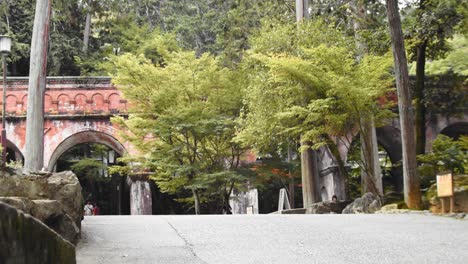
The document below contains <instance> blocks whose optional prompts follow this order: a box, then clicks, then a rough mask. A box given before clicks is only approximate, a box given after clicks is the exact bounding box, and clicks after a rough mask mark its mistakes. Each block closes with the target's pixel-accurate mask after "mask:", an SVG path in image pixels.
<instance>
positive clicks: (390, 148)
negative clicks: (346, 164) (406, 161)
mask: <svg viewBox="0 0 468 264" xmlns="http://www.w3.org/2000/svg"><path fill="white" fill-rule="evenodd" d="M376 135H377V143H378V144H379V145H381V146H382V147H383V148H384V149H385V150H386V151H387V153H388V155H389V157H390V160H391V161H392V163H397V162H399V161H401V157H402V149H401V148H402V146H401V133H400V130H399V129H397V128H396V127H393V126H390V125H387V126H383V127H378V128H376ZM357 137H359V133H358V132H354V133H353V134H350V135H347V140H344V142H345V144H346V146H345V147H341V148H340V153H341V154H342V158H343V160H345V161H346V160H347V157H348V151H349V147H350V146H349V145H351V144H352V142H353V141H354V140H355V139H356V138H357Z"/></svg>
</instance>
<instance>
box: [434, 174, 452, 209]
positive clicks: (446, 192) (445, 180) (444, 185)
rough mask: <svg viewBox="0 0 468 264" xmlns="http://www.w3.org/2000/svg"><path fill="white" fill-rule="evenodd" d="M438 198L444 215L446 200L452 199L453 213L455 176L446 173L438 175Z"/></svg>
mask: <svg viewBox="0 0 468 264" xmlns="http://www.w3.org/2000/svg"><path fill="white" fill-rule="evenodd" d="M437 196H438V197H439V198H440V204H441V206H442V213H445V201H444V200H445V199H444V198H449V199H450V213H453V208H454V203H455V202H454V197H453V176H452V173H444V174H439V175H437Z"/></svg>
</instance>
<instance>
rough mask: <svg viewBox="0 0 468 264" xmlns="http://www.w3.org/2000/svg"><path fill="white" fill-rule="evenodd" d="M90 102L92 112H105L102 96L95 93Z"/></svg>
mask: <svg viewBox="0 0 468 264" xmlns="http://www.w3.org/2000/svg"><path fill="white" fill-rule="evenodd" d="M91 100H92V101H93V105H92V110H93V111H95V112H98V113H99V112H103V111H104V110H106V107H105V105H104V95H102V94H101V93H95V94H93V97H92V98H91Z"/></svg>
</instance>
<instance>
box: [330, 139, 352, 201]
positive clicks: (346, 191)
mask: <svg viewBox="0 0 468 264" xmlns="http://www.w3.org/2000/svg"><path fill="white" fill-rule="evenodd" d="M327 146H328V149H329V150H330V152H331V154H332V155H333V157H334V158H335V160H336V163H337V165H338V173H339V174H340V176H341V177H343V185H344V197H339V199H343V200H347V199H349V198H351V197H350V196H349V175H348V172H347V171H346V167H345V162H344V161H343V159H342V158H341V155H340V151H339V149H338V146H337V145H336V143H335V142H334V141H333V140H332V139H331V138H330V136H328V135H327Z"/></svg>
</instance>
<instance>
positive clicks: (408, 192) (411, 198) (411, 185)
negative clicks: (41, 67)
mask: <svg viewBox="0 0 468 264" xmlns="http://www.w3.org/2000/svg"><path fill="white" fill-rule="evenodd" d="M386 5H387V16H388V23H389V28H390V36H391V41H392V50H393V58H394V63H395V77H396V86H397V93H398V109H399V113H400V125H401V141H402V147H403V184H404V195H405V202H406V204H407V205H408V207H409V208H414V209H419V208H421V190H420V185H419V177H418V174H417V170H416V169H417V163H416V144H415V143H416V142H415V131H414V123H413V118H412V115H413V110H412V107H411V96H410V87H409V76H408V62H407V59H406V53H405V46H404V42H403V33H402V29H401V21H400V14H399V12H398V1H397V0H386Z"/></svg>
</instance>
